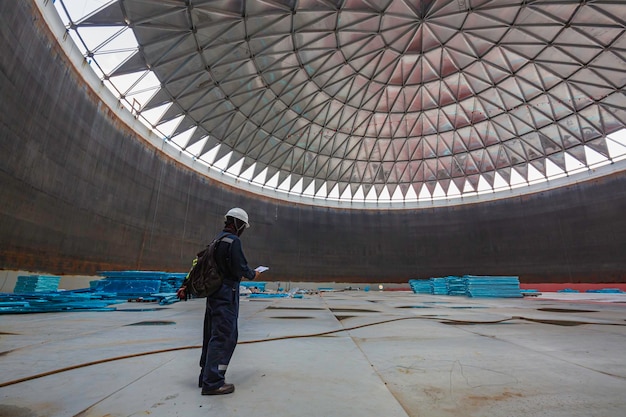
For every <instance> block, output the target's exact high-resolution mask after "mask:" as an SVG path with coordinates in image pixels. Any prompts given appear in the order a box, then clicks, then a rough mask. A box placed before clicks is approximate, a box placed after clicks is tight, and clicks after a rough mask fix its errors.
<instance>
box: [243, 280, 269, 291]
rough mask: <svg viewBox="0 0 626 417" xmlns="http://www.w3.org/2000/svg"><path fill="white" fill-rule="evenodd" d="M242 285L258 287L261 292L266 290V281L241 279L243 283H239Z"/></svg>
mask: <svg viewBox="0 0 626 417" xmlns="http://www.w3.org/2000/svg"><path fill="white" fill-rule="evenodd" d="M239 285H240V286H242V287H246V288H252V287H256V288H258V289H259V291H261V292H265V285H266V283H265V282H257V281H241V283H240V284H239Z"/></svg>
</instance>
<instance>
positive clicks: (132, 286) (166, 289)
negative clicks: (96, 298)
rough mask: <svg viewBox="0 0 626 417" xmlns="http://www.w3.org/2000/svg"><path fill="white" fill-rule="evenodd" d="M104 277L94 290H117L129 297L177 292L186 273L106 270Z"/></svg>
mask: <svg viewBox="0 0 626 417" xmlns="http://www.w3.org/2000/svg"><path fill="white" fill-rule="evenodd" d="M99 275H101V276H104V277H105V278H104V279H101V280H99V281H96V282H94V283H93V284H92V285H93V286H92V288H93V289H94V291H96V292H99V291H106V292H115V293H117V294H118V295H121V296H127V297H145V296H149V295H150V294H154V293H175V292H176V290H177V289H178V288H179V287H180V285H181V284H182V282H183V280H184V279H185V276H187V274H186V273H171V272H160V271H105V272H100V273H99Z"/></svg>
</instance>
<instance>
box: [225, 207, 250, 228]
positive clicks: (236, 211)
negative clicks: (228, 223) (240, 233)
mask: <svg viewBox="0 0 626 417" xmlns="http://www.w3.org/2000/svg"><path fill="white" fill-rule="evenodd" d="M226 217H234V218H235V219H239V220H241V221H242V222H244V223H245V224H246V228H248V227H250V223H248V213H246V211H245V210H244V209H242V208H239V207H235V208H231V209H230V210H228V213H226V215H225V216H224V218H226Z"/></svg>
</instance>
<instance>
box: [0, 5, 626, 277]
mask: <svg viewBox="0 0 626 417" xmlns="http://www.w3.org/2000/svg"><path fill="white" fill-rule="evenodd" d="M38 13H39V12H38V10H37V8H36V7H35V6H34V5H33V4H32V3H31V2H30V1H24V2H21V1H20V2H17V1H15V2H14V1H10V2H2V3H0V16H1V18H0V20H1V22H2V25H1V26H0V34H1V35H0V36H1V38H2V39H1V41H0V56H2V60H0V94H1V101H0V190H1V191H0V195H1V201H0V268H1V269H23V270H30V271H42V272H47V273H55V274H93V273H95V272H97V271H101V270H112V269H145V270H164V271H184V270H186V269H188V267H189V262H190V260H191V258H193V256H194V253H195V252H196V251H197V250H198V249H199V248H200V247H201V246H203V245H204V244H205V243H206V242H207V240H208V239H209V238H210V237H211V236H212V235H213V234H214V233H216V232H217V231H218V230H219V229H220V227H221V225H222V221H223V217H222V216H223V213H225V212H226V210H228V209H229V208H230V207H232V206H241V207H243V208H245V209H246V210H247V211H248V212H249V214H250V216H251V223H252V228H250V229H249V230H248V231H247V232H246V233H245V234H244V235H243V241H244V248H245V251H246V254H247V256H248V260H249V262H250V264H252V265H257V264H264V265H269V266H270V268H271V269H270V272H269V273H268V275H267V276H266V279H267V280H273V281H286V280H291V281H339V282H406V281H407V280H408V279H410V278H420V277H421V278H428V277H433V276H445V275H461V274H476V275H516V276H519V277H520V280H522V281H523V282H579V281H582V282H585V281H586V282H617V281H623V280H624V278H625V275H626V274H625V273H624V271H626V257H624V256H623V254H622V253H621V248H626V217H625V216H624V213H626V176H625V175H624V174H612V175H610V176H606V177H603V178H600V179H595V180H590V181H586V182H583V183H579V184H576V185H571V186H568V187H564V188H560V189H556V190H552V191H545V192H541V193H536V194H532V195H527V196H523V197H515V198H509V199H503V200H495V201H490V202H485V203H480V204H467V205H457V206H450V207H430V208H425V209H411V210H350V209H336V208H325V207H319V206H308V205H302V204H295V203H288V202H284V201H279V200H273V199H270V198H266V197H260V196H258V195H254V194H249V193H246V192H243V191H240V190H236V189H233V188H231V187H229V186H227V185H224V184H220V183H219V182H216V181H214V180H212V179H209V178H207V177H203V176H201V175H200V174H198V173H196V172H194V171H191V170H190V169H188V168H187V167H185V166H183V165H181V164H180V163H177V162H176V161H174V160H173V159H171V158H169V157H168V156H167V155H165V154H164V153H162V152H161V151H159V150H157V149H156V148H154V147H153V146H152V145H150V144H148V143H147V142H145V141H144V140H143V139H141V138H139V137H137V135H136V134H135V133H134V132H133V130H132V129H131V128H130V127H129V126H127V125H126V124H125V123H124V122H123V121H122V120H121V119H119V118H117V116H116V115H115V114H114V113H113V112H112V111H110V110H109V109H108V107H107V106H105V105H104V104H103V103H102V102H101V101H100V100H99V97H98V95H97V94H95V93H94V92H93V91H91V89H90V88H88V87H87V86H86V84H85V83H84V82H83V80H82V79H81V77H80V76H79V75H78V74H77V73H76V72H75V70H74V69H73V67H72V65H69V64H68V62H67V57H66V56H65V55H64V53H63V52H62V51H61V49H60V47H59V45H58V44H57V43H56V41H55V40H54V38H53V36H52V35H51V33H50V32H49V30H48V28H47V27H46V25H45V24H44V23H43V22H42V19H41V16H40V15H39V14H38Z"/></svg>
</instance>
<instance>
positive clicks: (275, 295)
mask: <svg viewBox="0 0 626 417" xmlns="http://www.w3.org/2000/svg"><path fill="white" fill-rule="evenodd" d="M289 296H290V295H289V294H288V293H286V292H281V293H252V294H250V295H249V296H248V297H249V298H286V297H289Z"/></svg>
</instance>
